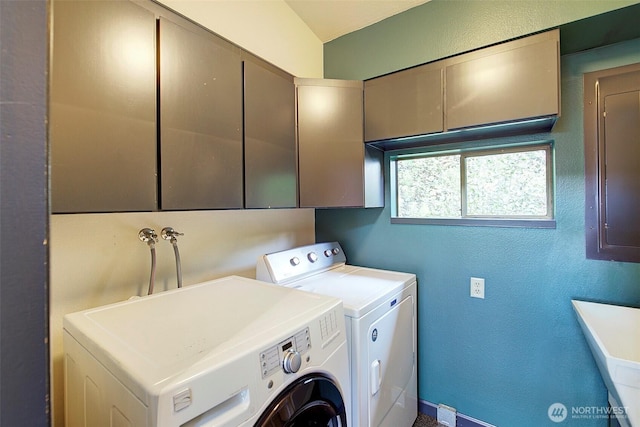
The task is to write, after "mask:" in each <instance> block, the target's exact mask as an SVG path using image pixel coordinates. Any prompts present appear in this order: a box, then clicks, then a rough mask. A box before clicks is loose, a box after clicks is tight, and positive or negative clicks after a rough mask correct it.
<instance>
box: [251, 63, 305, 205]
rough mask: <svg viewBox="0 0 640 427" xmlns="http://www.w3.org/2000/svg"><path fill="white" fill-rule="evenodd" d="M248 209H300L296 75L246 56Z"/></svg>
mask: <svg viewBox="0 0 640 427" xmlns="http://www.w3.org/2000/svg"><path fill="white" fill-rule="evenodd" d="M243 59H244V61H243V66H244V132H245V135H244V150H245V154H244V162H245V168H244V173H245V207H246V208H293V207H296V206H297V199H298V185H297V184H298V175H297V156H296V138H295V128H296V122H295V120H296V112H295V97H296V95H295V85H294V82H293V76H292V75H290V74H288V73H285V72H284V71H282V70H280V69H278V68H276V67H274V66H272V65H270V64H268V63H266V62H265V61H262V60H260V59H258V58H256V57H254V56H252V55H249V54H247V53H244V52H243Z"/></svg>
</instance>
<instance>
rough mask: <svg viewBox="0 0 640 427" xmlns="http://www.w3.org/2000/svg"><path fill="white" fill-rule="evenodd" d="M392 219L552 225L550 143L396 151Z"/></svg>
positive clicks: (439, 222)
mask: <svg viewBox="0 0 640 427" xmlns="http://www.w3.org/2000/svg"><path fill="white" fill-rule="evenodd" d="M391 165H392V187H393V189H392V194H393V208H392V222H396V223H400V222H402V223H422V224H424V223H437V224H457V225H495V226H517V227H555V223H554V221H553V179H552V178H553V167H552V165H553V161H552V143H551V142H544V143H536V144H534V145H527V146H518V147H509V148H492V149H481V150H457V151H454V152H451V151H449V152H433V153H422V154H418V155H416V154H412V155H396V156H393V157H392V158H391Z"/></svg>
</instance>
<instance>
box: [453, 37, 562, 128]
mask: <svg viewBox="0 0 640 427" xmlns="http://www.w3.org/2000/svg"><path fill="white" fill-rule="evenodd" d="M559 34H560V33H559V30H552V31H548V32H545V33H541V34H536V35H534V36H530V37H526V38H522V39H518V40H514V41H511V42H507V43H503V44H500V45H496V46H492V47H489V48H486V49H481V50H478V51H475V52H471V53H467V54H464V55H460V56H457V57H455V58H451V59H449V60H447V67H446V70H445V79H446V110H445V111H446V113H445V126H446V128H447V129H448V130H451V129H459V128H465V127H471V126H479V125H485V124H493V123H502V122H509V121H516V120H522V119H528V118H535V117H543V116H551V115H558V114H559V113H560V62H559V61H560V36H559Z"/></svg>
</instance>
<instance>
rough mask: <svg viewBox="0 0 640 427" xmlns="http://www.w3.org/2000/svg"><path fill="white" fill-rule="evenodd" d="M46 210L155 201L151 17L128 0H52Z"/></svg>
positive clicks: (140, 207)
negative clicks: (49, 190)
mask: <svg viewBox="0 0 640 427" xmlns="http://www.w3.org/2000/svg"><path fill="white" fill-rule="evenodd" d="M52 7H53V19H54V21H53V58H52V61H51V87H50V98H51V104H50V116H49V117H50V139H51V209H52V211H53V212H54V213H65V212H116V211H148V210H153V209H154V208H155V206H156V175H155V173H156V55H155V52H156V48H155V46H156V20H155V17H154V15H153V13H151V12H149V11H148V10H145V9H143V8H141V7H140V6H137V5H135V4H134V3H130V2H121V1H69V0H64V1H57V0H56V1H54V2H53V6H52Z"/></svg>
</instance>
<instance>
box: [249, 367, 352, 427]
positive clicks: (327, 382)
mask: <svg viewBox="0 0 640 427" xmlns="http://www.w3.org/2000/svg"><path fill="white" fill-rule="evenodd" d="M255 425H256V427H312V426H322V427H344V426H346V425H347V414H346V410H345V405H344V400H343V398H342V395H341V394H340V390H339V389H338V386H337V385H336V384H335V383H334V382H333V381H332V380H331V379H329V378H327V377H325V376H323V375H320V374H310V375H306V376H304V377H301V378H299V379H297V380H296V381H294V382H293V383H291V384H290V385H289V386H288V387H287V388H286V389H285V390H284V391H283V392H282V393H280V394H279V395H278V397H276V398H275V399H274V401H273V402H272V403H271V405H269V407H268V408H267V410H266V411H265V412H264V413H263V414H262V416H261V417H260V419H259V420H258V422H257V423H256V424H255Z"/></svg>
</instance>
